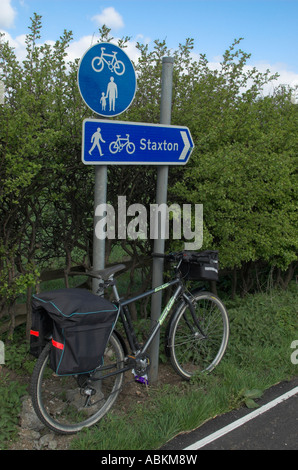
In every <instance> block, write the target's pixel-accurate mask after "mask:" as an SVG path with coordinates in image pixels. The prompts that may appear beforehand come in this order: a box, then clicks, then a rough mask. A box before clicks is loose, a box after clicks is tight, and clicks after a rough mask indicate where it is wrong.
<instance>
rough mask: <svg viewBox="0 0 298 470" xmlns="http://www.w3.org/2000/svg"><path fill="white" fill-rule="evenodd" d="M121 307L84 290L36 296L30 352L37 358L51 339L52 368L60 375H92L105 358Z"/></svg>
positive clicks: (33, 303) (66, 290)
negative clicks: (89, 373) (88, 373)
mask: <svg viewBox="0 0 298 470" xmlns="http://www.w3.org/2000/svg"><path fill="white" fill-rule="evenodd" d="M117 315H118V307H117V306H116V305H114V304H112V303H111V302H109V301H108V300H106V299H105V298H103V297H99V296H97V295H94V294H92V293H91V292H89V291H87V290H84V289H59V290H55V291H49V292H43V293H42V294H35V295H33V299H32V328H31V337H30V338H31V340H30V351H31V353H32V354H33V355H35V356H38V355H39V353H40V351H41V349H42V347H43V346H44V344H45V342H46V341H47V340H48V339H49V337H51V342H52V344H51V351H50V366H51V368H52V369H53V370H54V372H55V373H56V374H57V375H72V374H82V373H87V372H92V371H93V370H95V369H96V368H97V367H98V366H100V364H101V363H102V360H103V354H104V351H105V348H106V345H107V342H108V340H109V337H110V335H111V333H112V330H113V327H114V325H115V322H116V319H117Z"/></svg>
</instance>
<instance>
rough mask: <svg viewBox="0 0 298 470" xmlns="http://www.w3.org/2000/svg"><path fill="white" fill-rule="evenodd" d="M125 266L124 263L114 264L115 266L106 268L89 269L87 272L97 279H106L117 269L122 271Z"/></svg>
mask: <svg viewBox="0 0 298 470" xmlns="http://www.w3.org/2000/svg"><path fill="white" fill-rule="evenodd" d="M125 268H126V266H125V264H115V266H110V267H109V268H106V269H99V270H98V271H89V272H88V273H85V274H87V275H88V276H91V277H95V278H97V279H103V280H104V281H106V280H107V279H109V277H110V276H112V275H113V274H115V273H117V272H118V271H122V269H125Z"/></svg>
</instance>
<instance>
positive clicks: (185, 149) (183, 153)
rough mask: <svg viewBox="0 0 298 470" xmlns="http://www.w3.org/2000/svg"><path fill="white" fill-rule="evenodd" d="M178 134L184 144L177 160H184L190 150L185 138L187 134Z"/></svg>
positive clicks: (183, 132) (187, 140)
mask: <svg viewBox="0 0 298 470" xmlns="http://www.w3.org/2000/svg"><path fill="white" fill-rule="evenodd" d="M180 134H181V137H182V140H183V143H184V149H183V150H182V153H181V155H180V157H179V160H184V159H185V157H186V155H187V152H188V150H189V149H190V142H189V139H188V137H187V133H186V132H185V131H180Z"/></svg>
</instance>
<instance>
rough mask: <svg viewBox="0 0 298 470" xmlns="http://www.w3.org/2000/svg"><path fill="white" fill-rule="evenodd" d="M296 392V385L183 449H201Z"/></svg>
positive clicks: (297, 388)
mask: <svg viewBox="0 0 298 470" xmlns="http://www.w3.org/2000/svg"><path fill="white" fill-rule="evenodd" d="M297 393H298V387H295V388H293V389H292V390H290V391H289V392H286V393H284V394H283V395H281V396H280V397H277V398H276V399H275V400H272V401H270V402H269V403H267V404H266V405H264V406H262V407H261V408H258V409H257V410H255V411H253V412H252V413H249V414H248V415H246V416H243V418H240V419H237V420H236V421H234V422H233V423H231V424H228V425H227V426H225V427H223V428H221V429H219V430H218V431H216V432H214V433H212V434H210V435H209V436H206V437H204V439H201V440H199V441H197V442H195V443H194V444H192V445H190V446H188V447H185V449H183V450H197V449H201V448H202V447H204V446H205V445H207V444H210V442H213V441H215V440H216V439H219V438H220V437H222V436H224V435H225V434H228V433H229V432H231V431H233V430H234V429H236V428H239V427H240V426H242V425H243V424H245V423H247V422H248V421H250V420H251V419H254V418H257V417H258V416H260V415H261V414H263V413H266V411H268V410H270V409H271V408H274V406H276V405H278V404H279V403H282V402H283V401H285V400H287V399H288V398H291V397H292V396H294V395H296V394H297Z"/></svg>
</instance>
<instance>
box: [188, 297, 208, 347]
mask: <svg viewBox="0 0 298 470" xmlns="http://www.w3.org/2000/svg"><path fill="white" fill-rule="evenodd" d="M183 298H184V300H185V301H186V303H187V304H188V306H189V310H190V313H191V316H192V319H193V321H194V324H195V326H196V327H197V329H198V330H199V332H200V334H201V336H202V338H201V339H207V338H208V336H207V335H206V334H205V333H204V331H203V330H202V328H201V325H200V323H199V322H198V319H197V315H196V312H195V309H194V306H193V302H192V300H191V299H190V298H189V297H188V296H187V295H186V294H183ZM183 318H184V320H185V323H186V324H187V326H188V328H189V329H190V331H191V332H192V333H193V334H194V335H197V331H196V330H195V328H194V327H193V325H191V324H190V323H189V321H188V319H187V316H186V315H185V313H184V314H183Z"/></svg>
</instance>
